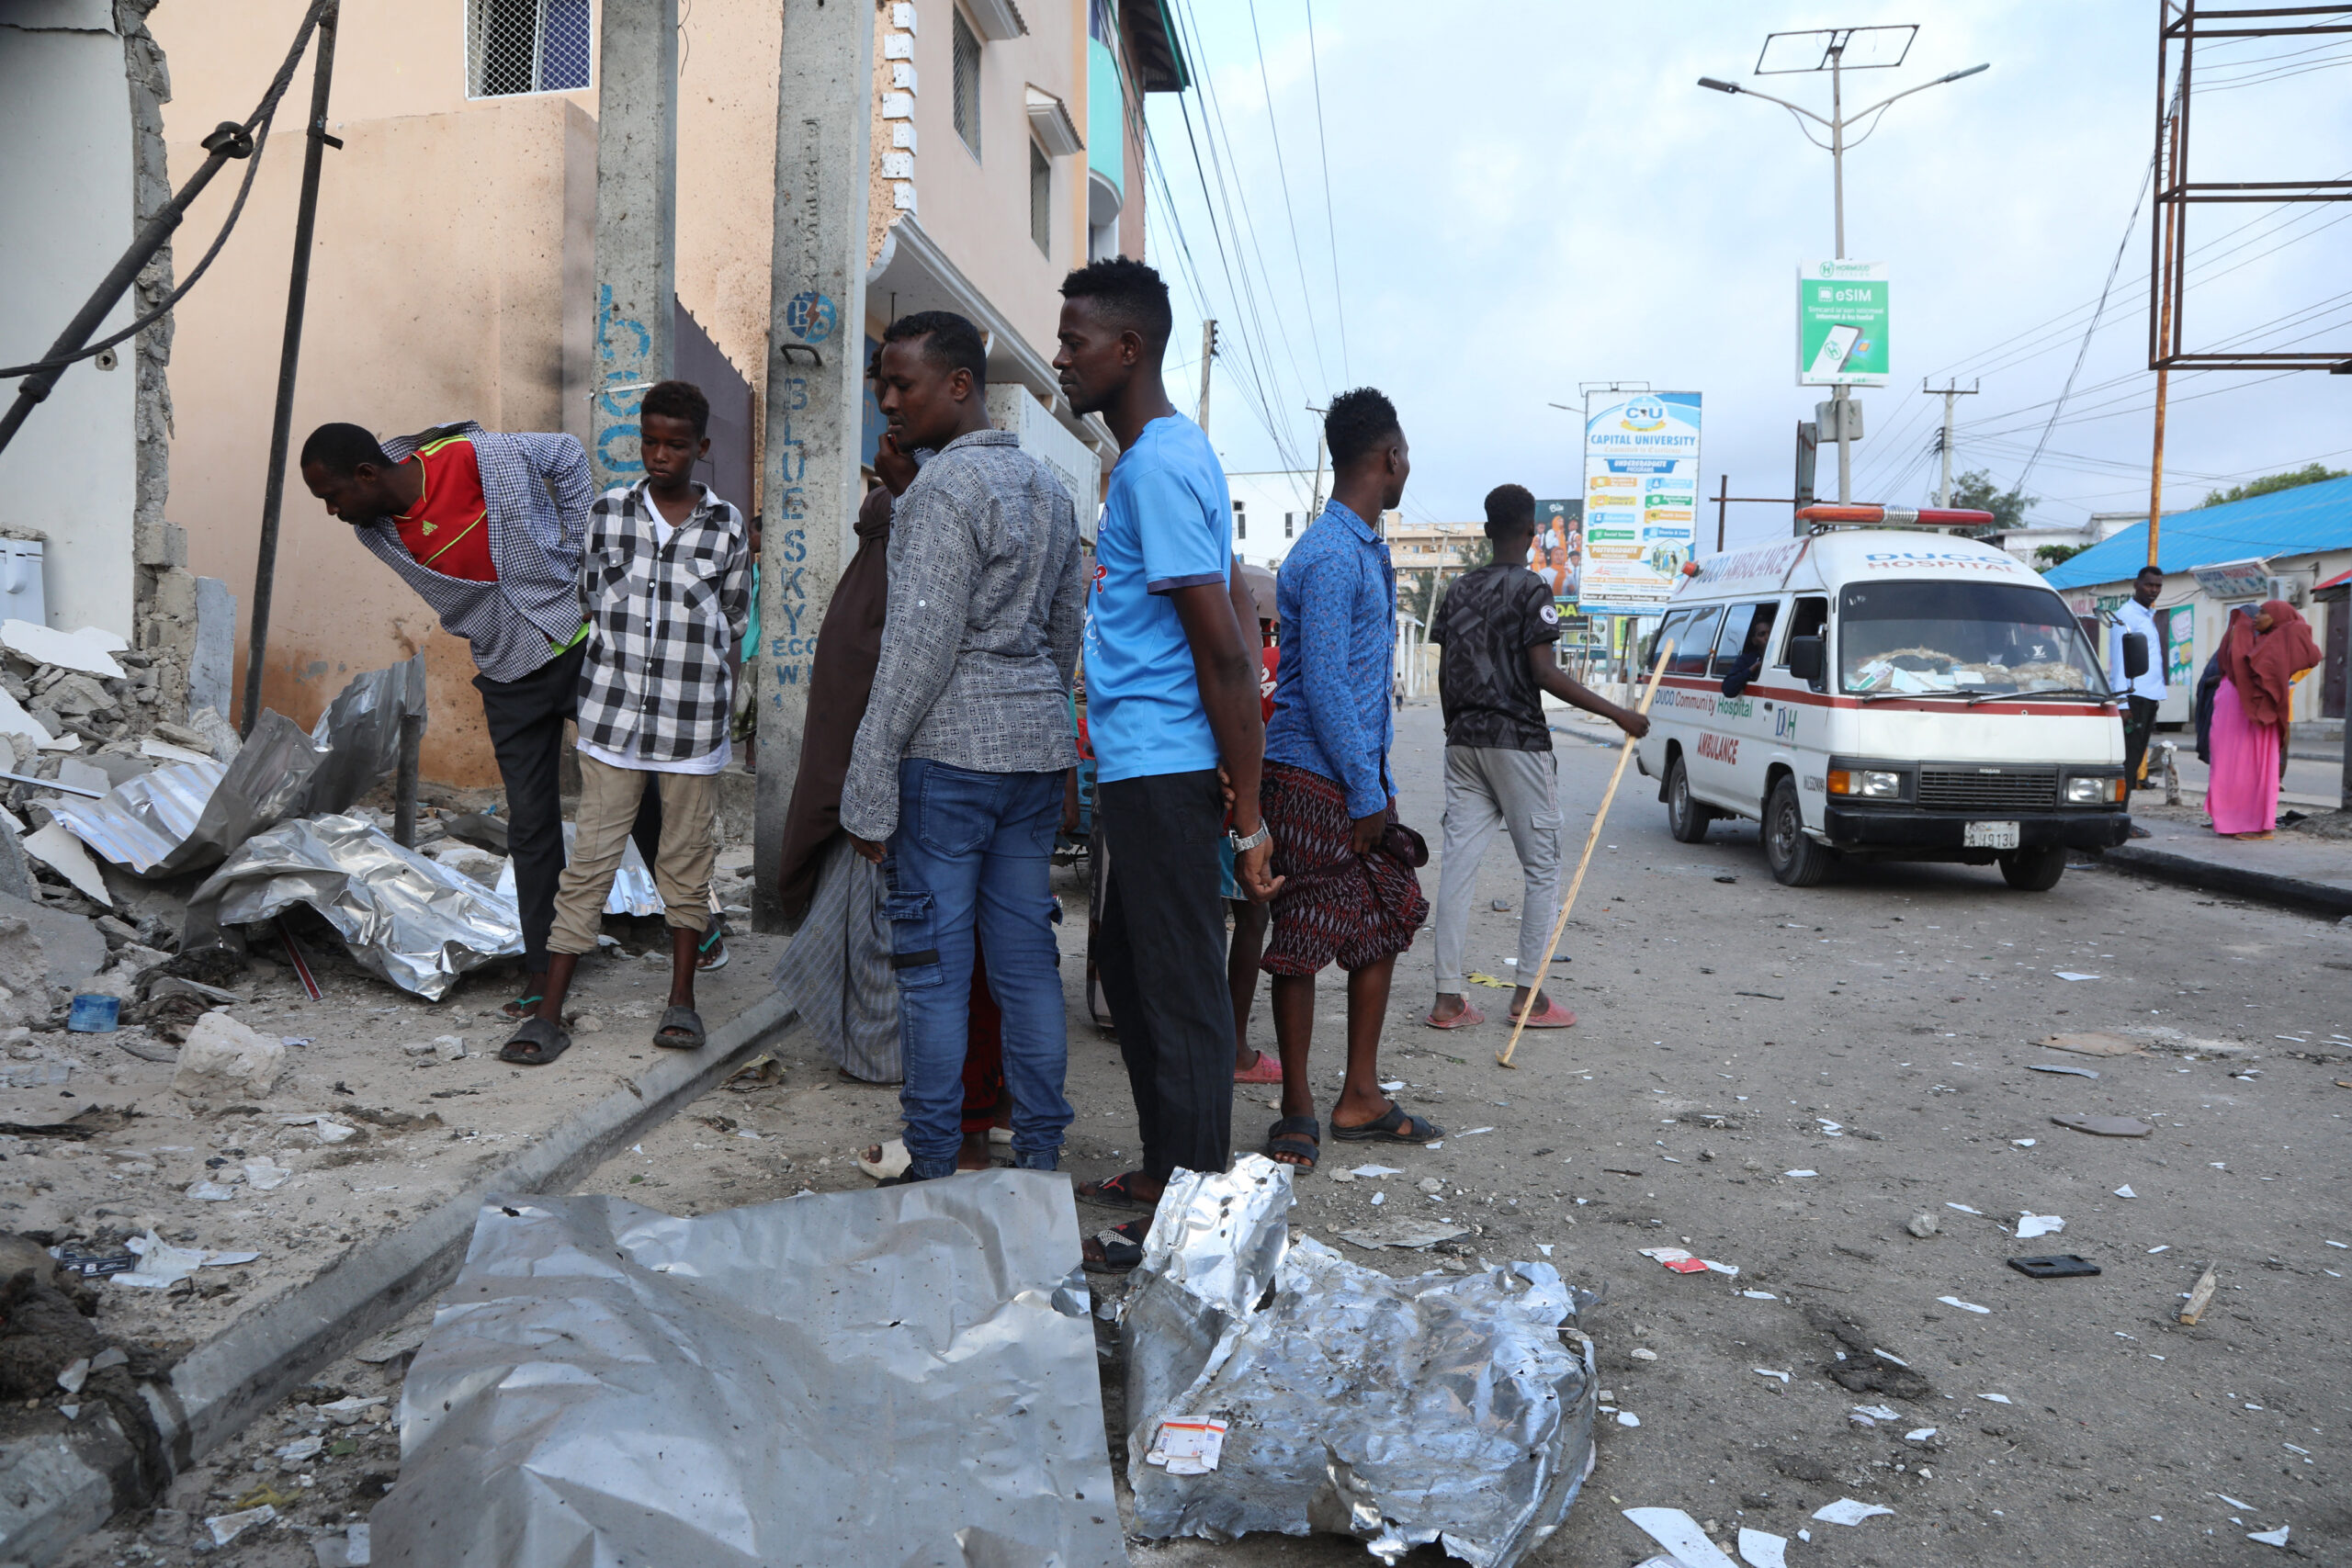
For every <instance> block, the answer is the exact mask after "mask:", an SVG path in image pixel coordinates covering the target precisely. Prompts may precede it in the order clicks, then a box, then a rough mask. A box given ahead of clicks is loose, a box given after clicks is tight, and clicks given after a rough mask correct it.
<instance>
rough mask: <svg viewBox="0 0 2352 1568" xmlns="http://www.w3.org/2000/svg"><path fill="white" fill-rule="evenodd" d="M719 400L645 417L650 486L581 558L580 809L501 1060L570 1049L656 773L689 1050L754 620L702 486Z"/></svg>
mask: <svg viewBox="0 0 2352 1568" xmlns="http://www.w3.org/2000/svg"><path fill="white" fill-rule="evenodd" d="M709 423H710V403H709V401H708V400H707V399H706V398H704V396H703V395H702V392H701V391H700V389H697V388H695V386H693V385H692V384H691V383H688V382H685V381H663V382H662V383H660V384H659V385H657V386H654V387H652V388H650V389H648V390H647V392H646V394H645V401H644V403H643V405H642V406H641V408H640V409H639V424H638V430H639V446H640V448H641V450H642V452H643V455H644V460H645V478H644V479H640V480H639V481H638V482H637V483H635V484H633V485H621V486H616V487H615V488H613V489H611V490H608V491H605V493H604V494H603V495H602V496H600V497H598V498H597V501H596V504H595V506H594V508H593V509H592V511H591V513H590V517H589V523H588V538H587V541H586V546H585V547H584V548H583V549H582V553H581V558H580V590H581V596H582V599H583V600H584V601H585V605H586V609H587V614H588V648H587V657H586V659H585V660H583V661H582V664H581V667H580V811H579V819H578V824H577V827H576V829H575V837H574V840H573V843H572V848H571V864H570V865H568V866H566V867H565V868H564V873H563V881H562V884H561V886H560V887H559V888H558V889H557V892H556V899H555V930H554V931H552V932H551V933H550V934H549V936H548V958H549V962H548V980H547V994H546V996H545V997H544V998H542V999H541V1000H540V1002H539V1005H538V1007H537V1010H536V1011H535V1012H534V1013H533V1014H532V1016H531V1017H529V1018H528V1019H526V1020H525V1021H524V1023H523V1026H522V1027H521V1028H520V1029H518V1030H516V1031H515V1037H514V1038H513V1039H512V1040H510V1041H508V1042H507V1043H506V1046H505V1049H503V1050H502V1051H501V1052H500V1053H499V1056H500V1058H501V1059H502V1060H504V1061H509V1062H516V1063H520V1064H522V1065H524V1066H545V1065H546V1064H547V1063H548V1062H552V1061H554V1060H555V1059H556V1058H557V1057H558V1056H560V1055H563V1053H564V1052H565V1051H566V1050H568V1049H570V1047H571V1035H570V1034H568V1033H567V1032H565V1031H564V1028H563V998H564V993H565V992H566V991H567V990H568V989H570V987H571V976H572V972H573V971H574V970H575V969H576V968H577V967H578V966H579V963H580V955H581V954H582V953H590V952H593V951H594V949H595V946H596V935H597V931H598V930H599V928H600V927H601V926H602V925H603V923H604V908H605V896H606V895H607V894H608V893H610V892H611V891H612V886H613V874H614V873H615V872H616V871H617V870H618V869H619V868H620V863H621V851H622V848H623V847H624V846H625V845H626V844H627V843H628V830H629V826H630V824H631V823H632V822H634V821H635V820H636V818H637V809H638V805H639V800H640V799H641V797H642V796H643V794H644V791H645V788H646V784H647V783H648V781H649V779H650V780H651V781H653V782H654V784H656V787H658V788H659V789H660V790H661V792H662V848H661V852H660V854H659V855H658V856H657V857H656V859H655V861H654V863H653V880H654V883H655V885H656V886H658V887H660V888H661V890H662V907H663V913H664V915H665V917H666V919H668V922H669V927H670V954H671V963H670V1002H669V1006H668V1008H667V1010H664V1011H663V1013H662V1021H661V1023H660V1025H659V1026H658V1027H657V1028H656V1029H655V1031H654V1034H653V1043H655V1044H656V1045H666V1046H670V1047H672V1048H673V1049H677V1050H684V1051H691V1050H694V1049H695V1048H696V1047H698V1046H700V1045H701V1044H702V1043H703V1040H704V1032H703V1024H702V1018H701V1015H700V1014H698V1013H696V1012H695V948H696V946H697V945H698V944H699V942H701V939H702V935H703V930H704V926H705V923H706V922H707V921H708V920H709V919H710V918H711V916H710V873H711V864H712V862H713V860H714V859H715V858H716V853H717V845H716V842H715V841H714V840H713V838H712V835H711V830H710V825H711V818H712V816H713V814H714V813H715V812H716V811H717V809H718V771H719V769H721V768H723V767H725V766H726V765H727V760H728V741H727V729H728V716H729V709H730V706H731V704H732V699H733V695H734V677H735V665H736V662H737V660H738V658H739V650H740V649H741V644H742V640H743V631H744V627H745V626H746V625H747V624H748V622H749V620H750V617H751V599H752V592H751V578H752V565H751V548H750V529H749V528H748V527H747V526H746V525H745V524H744V521H743V514H742V513H741V512H738V511H737V510H736V509H735V508H734V507H733V506H730V505H729V504H728V503H727V502H724V501H721V500H719V499H718V497H717V496H715V495H713V494H711V493H710V491H708V490H707V488H705V487H704V486H703V485H701V484H699V483H697V482H695V480H694V479H693V478H692V477H691V476H692V475H693V473H694V466H695V462H696V461H697V460H699V459H700V458H701V457H703V456H704V455H705V454H706V453H707V452H708V451H709V450H710V440H709V437H708V435H707V430H708V428H709Z"/></svg>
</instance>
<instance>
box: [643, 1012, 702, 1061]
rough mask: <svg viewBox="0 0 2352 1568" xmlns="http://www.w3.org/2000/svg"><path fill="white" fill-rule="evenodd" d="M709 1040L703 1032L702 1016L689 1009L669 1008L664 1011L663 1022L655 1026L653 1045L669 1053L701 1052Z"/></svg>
mask: <svg viewBox="0 0 2352 1568" xmlns="http://www.w3.org/2000/svg"><path fill="white" fill-rule="evenodd" d="M707 1038H709V1037H708V1036H707V1035H706V1034H705V1033H704V1032H703V1028H702V1014H700V1013H698V1012H696V1011H695V1010H694V1009H692V1008H689V1007H667V1008H664V1009H662V1021H661V1022H660V1023H658V1024H655V1025H654V1026H653V1043H655V1044H656V1045H659V1046H661V1047H662V1048H663V1049H664V1050H669V1051H699V1050H701V1049H702V1045H703V1042H704V1041H705V1040H706V1039H707Z"/></svg>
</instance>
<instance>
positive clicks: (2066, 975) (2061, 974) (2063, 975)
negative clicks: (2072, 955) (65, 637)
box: [2052, 969, 2098, 980]
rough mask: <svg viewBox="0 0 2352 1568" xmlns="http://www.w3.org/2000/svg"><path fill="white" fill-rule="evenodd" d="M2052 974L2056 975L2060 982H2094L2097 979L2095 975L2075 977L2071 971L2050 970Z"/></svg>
mask: <svg viewBox="0 0 2352 1568" xmlns="http://www.w3.org/2000/svg"><path fill="white" fill-rule="evenodd" d="M2052 974H2054V975H2056V976H2058V978H2060V979H2061V980H2096V979H2098V976H2096V975H2077V974H2075V972H2074V971H2073V970H2071V969H2057V970H2052Z"/></svg>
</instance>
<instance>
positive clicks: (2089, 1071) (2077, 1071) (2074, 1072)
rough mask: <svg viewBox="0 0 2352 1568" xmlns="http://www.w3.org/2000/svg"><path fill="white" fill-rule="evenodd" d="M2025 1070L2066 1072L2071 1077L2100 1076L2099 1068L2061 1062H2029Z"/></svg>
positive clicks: (2032, 1071)
mask: <svg viewBox="0 0 2352 1568" xmlns="http://www.w3.org/2000/svg"><path fill="white" fill-rule="evenodd" d="M2025 1070H2026V1071H2027V1072H2030V1073H2064V1074H2065V1075H2066V1076H2067V1077H2070V1078H2095V1077H2098V1069H2097V1068H2094V1067H2070V1066H2065V1065H2064V1064H2063V1063H2059V1062H2028V1063H2027V1064H2026V1065H2025Z"/></svg>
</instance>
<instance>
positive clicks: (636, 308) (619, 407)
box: [588, 0, 678, 490]
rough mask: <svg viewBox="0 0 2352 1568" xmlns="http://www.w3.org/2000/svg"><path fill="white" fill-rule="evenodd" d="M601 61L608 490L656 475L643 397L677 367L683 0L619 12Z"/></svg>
mask: <svg viewBox="0 0 2352 1568" xmlns="http://www.w3.org/2000/svg"><path fill="white" fill-rule="evenodd" d="M602 9H603V13H604V15H603V17H602V18H601V19H600V21H599V24H598V27H597V39H596V59H597V77H598V80H597V87H596V363H595V367H594V371H593V374H594V379H595V385H596V396H595V398H594V401H592V402H591V403H590V404H589V410H588V464H589V468H590V469H591V470H592V471H593V472H594V475H595V482H596V488H597V489H599V490H605V489H608V488H610V487H611V486H614V485H616V484H628V483H631V482H632V481H634V480H635V479H638V478H639V476H640V475H642V474H643V473H644V472H645V464H644V462H643V461H642V460H641V459H640V458H639V456H638V450H637V411H638V407H639V404H641V403H643V402H644V401H645V398H644V395H643V389H645V388H647V387H650V386H651V385H652V384H653V383H654V382H656V381H666V380H668V379H669V378H671V376H673V374H675V373H676V368H677V333H676V325H677V304H676V300H677V261H678V0H641V3H640V4H637V5H607V6H604V7H603V8H602Z"/></svg>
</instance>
